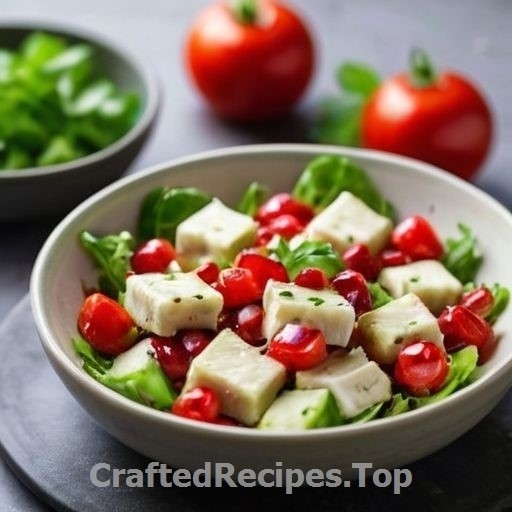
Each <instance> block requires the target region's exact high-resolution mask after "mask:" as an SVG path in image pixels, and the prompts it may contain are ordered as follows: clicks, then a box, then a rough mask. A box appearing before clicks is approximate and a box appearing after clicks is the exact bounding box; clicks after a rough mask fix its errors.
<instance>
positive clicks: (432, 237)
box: [391, 215, 444, 261]
mask: <svg viewBox="0 0 512 512" xmlns="http://www.w3.org/2000/svg"><path fill="white" fill-rule="evenodd" d="M391 240H392V242H393V245H394V246H395V247H397V248H398V249H399V250H400V251H402V253H403V254H405V255H406V256H407V257H409V258H410V259H411V260H413V261H416V260H429V259H433V260H437V259H439V258H440V257H441V256H442V255H443V252H444V249H443V244H442V243H441V241H440V240H439V237H438V236H437V233H436V232H435V231H434V228H433V227H432V225H431V224H430V222H429V221H428V220H426V219H425V218H424V217H421V216H419V215H412V216H411V217H407V218H406V219H404V220H403V221H402V222H400V224H398V225H397V226H396V227H395V229H394V230H393V233H392V235H391Z"/></svg>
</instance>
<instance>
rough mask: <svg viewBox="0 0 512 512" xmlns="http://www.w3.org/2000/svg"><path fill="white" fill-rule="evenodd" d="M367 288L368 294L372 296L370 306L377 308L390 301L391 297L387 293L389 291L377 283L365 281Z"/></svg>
mask: <svg viewBox="0 0 512 512" xmlns="http://www.w3.org/2000/svg"><path fill="white" fill-rule="evenodd" d="M367 285H368V290H369V291H370V296H371V298H372V308H373V309H377V308H380V307H381V306H384V305H385V304H387V303H388V302H391V301H392V300H393V297H391V295H389V293H388V292H387V291H386V290H384V288H382V286H381V285H380V284H379V283H377V282H374V283H371V282H370V283H367Z"/></svg>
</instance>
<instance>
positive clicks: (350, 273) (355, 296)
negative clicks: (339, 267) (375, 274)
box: [332, 269, 372, 316]
mask: <svg viewBox="0 0 512 512" xmlns="http://www.w3.org/2000/svg"><path fill="white" fill-rule="evenodd" d="M332 287H333V288H334V289H335V290H336V291H337V292H338V293H339V294H340V295H341V296H342V297H345V299H347V301H348V302H349V303H350V304H351V305H352V307H353V308H354V310H355V312H356V315H357V316H359V315H362V314H363V313H366V312H367V311H370V309H372V298H371V295H370V291H369V290H368V285H367V284H366V279H365V278H364V277H363V275H362V274H360V273H359V272H356V271H355V270H350V269H348V270H343V271H342V272H340V273H338V274H336V276H335V277H334V279H333V280H332Z"/></svg>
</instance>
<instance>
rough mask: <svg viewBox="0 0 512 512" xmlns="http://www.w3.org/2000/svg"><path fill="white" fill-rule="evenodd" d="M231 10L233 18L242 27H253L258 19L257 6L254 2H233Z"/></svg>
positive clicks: (246, 0)
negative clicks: (242, 25) (241, 24)
mask: <svg viewBox="0 0 512 512" xmlns="http://www.w3.org/2000/svg"><path fill="white" fill-rule="evenodd" d="M231 9H232V11H233V14H234V15H235V18H236V19H237V20H238V21H239V22H240V23H243V24H244V25H254V24H255V23H256V20H257V19H258V5H257V1H256V0H233V1H232V2H231Z"/></svg>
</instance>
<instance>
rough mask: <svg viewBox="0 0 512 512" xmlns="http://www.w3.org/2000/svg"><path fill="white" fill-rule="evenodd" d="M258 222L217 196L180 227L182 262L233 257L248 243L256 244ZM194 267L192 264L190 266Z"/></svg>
mask: <svg viewBox="0 0 512 512" xmlns="http://www.w3.org/2000/svg"><path fill="white" fill-rule="evenodd" d="M257 229H258V224H257V222H256V221H255V220H254V219H253V218H252V217H250V216H249V215H244V214H242V213H239V212H237V211H235V210H232V209H231V208H228V207H227V206H226V205H224V204H223V203H222V202H221V201H220V200H219V199H217V198H214V199H212V201H211V202H210V203H208V204H207V205H206V206H204V207H203V208H201V209H200V210H199V211H197V212H196V213H194V214H193V215H191V216H190V217H188V218H187V219H185V220H184V221H183V222H182V223H180V224H179V225H178V228H177V229H176V250H177V252H178V254H179V255H180V258H181V259H180V261H181V262H182V263H186V262H190V261H192V262H193V265H196V264H199V263H201V262H204V261H206V260H217V259H220V260H227V261H233V259H234V258H235V256H236V255H237V254H238V253H239V252H240V251H241V250H242V249H244V248H245V247H249V246H250V245H252V243H253V242H254V240H255V238H256V231H257ZM186 270H190V267H188V268H186Z"/></svg>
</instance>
